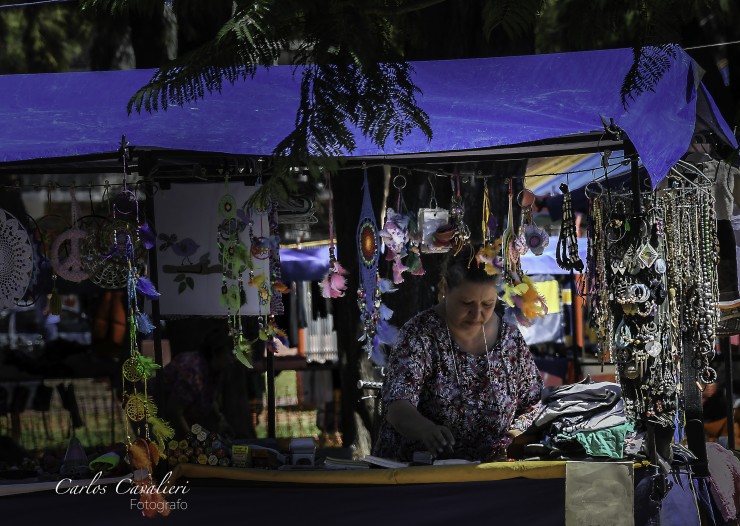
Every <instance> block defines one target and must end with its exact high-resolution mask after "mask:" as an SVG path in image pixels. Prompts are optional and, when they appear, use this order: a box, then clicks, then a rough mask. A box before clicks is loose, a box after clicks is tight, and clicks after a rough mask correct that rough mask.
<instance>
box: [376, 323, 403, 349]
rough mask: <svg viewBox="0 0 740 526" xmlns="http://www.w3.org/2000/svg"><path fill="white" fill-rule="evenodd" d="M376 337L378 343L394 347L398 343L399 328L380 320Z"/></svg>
mask: <svg viewBox="0 0 740 526" xmlns="http://www.w3.org/2000/svg"><path fill="white" fill-rule="evenodd" d="M376 335H377V338H378V343H380V344H383V345H391V346H393V345H395V344H396V342H397V341H398V336H399V330H398V327H396V326H394V325H391V324H390V323H388V322H387V321H385V320H380V321H379V322H378V327H377V333H376Z"/></svg>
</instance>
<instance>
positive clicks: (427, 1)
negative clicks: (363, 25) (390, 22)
mask: <svg viewBox="0 0 740 526" xmlns="http://www.w3.org/2000/svg"><path fill="white" fill-rule="evenodd" d="M446 1H447V0H421V1H419V2H416V3H415V4H409V5H404V6H403V7H399V8H397V9H388V8H382V9H381V8H375V9H365V13H367V14H368V15H379V16H395V15H405V14H408V13H412V12H414V11H421V10H422V9H426V8H428V7H432V6H435V5H437V4H441V3H443V2H446Z"/></svg>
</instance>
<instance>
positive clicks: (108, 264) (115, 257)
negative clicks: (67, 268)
mask: <svg viewBox="0 0 740 526" xmlns="http://www.w3.org/2000/svg"><path fill="white" fill-rule="evenodd" d="M129 238H130V239H131V240H132V244H133V246H134V259H135V261H136V262H137V265H140V264H141V262H142V260H143V257H144V254H145V250H144V246H143V244H142V243H141V240H140V238H139V228H138V225H137V224H136V223H132V222H130V221H128V220H125V219H119V218H116V217H114V218H113V219H112V220H110V221H107V222H105V223H104V224H102V225H101V226H100V228H99V229H98V230H97V231H95V232H92V233H88V235H87V237H86V238H85V239H84V240H83V241H82V250H81V252H82V267H83V269H84V271H85V272H87V274H88V275H89V277H90V281H92V282H93V283H95V284H96V285H97V286H99V287H102V288H104V289H120V288H123V287H125V286H126V281H127V279H128V263H127V259H126V240H127V239H129Z"/></svg>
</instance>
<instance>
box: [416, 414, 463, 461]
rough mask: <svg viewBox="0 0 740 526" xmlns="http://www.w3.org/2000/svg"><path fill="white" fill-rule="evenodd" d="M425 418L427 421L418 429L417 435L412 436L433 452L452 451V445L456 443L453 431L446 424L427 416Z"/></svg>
mask: <svg viewBox="0 0 740 526" xmlns="http://www.w3.org/2000/svg"><path fill="white" fill-rule="evenodd" d="M424 420H426V423H425V424H424V425H422V426H421V428H420V429H419V430H418V431H417V433H416V436H415V437H411V438H415V439H416V440H418V441H420V442H423V443H424V445H425V446H426V448H427V450H429V451H430V452H431V453H452V451H453V448H452V446H454V445H455V437H454V436H452V432H451V431H450V430H449V429H448V428H447V427H445V426H442V425H439V424H435V423H434V422H432V421H431V420H427V419H426V418H425V419H424Z"/></svg>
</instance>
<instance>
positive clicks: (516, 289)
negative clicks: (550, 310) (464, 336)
mask: <svg viewBox="0 0 740 526" xmlns="http://www.w3.org/2000/svg"><path fill="white" fill-rule="evenodd" d="M513 205H514V203H513V181H511V180H510V181H509V213H508V219H507V220H508V224H507V225H506V230H504V235H503V242H502V248H503V251H504V253H503V260H504V284H503V289H504V294H503V300H504V302H506V304H507V305H508V306H509V308H510V309H511V311H512V314H513V315H514V317H515V318H516V321H517V323H519V324H520V325H523V326H525V327H529V326H531V325H532V320H534V318H536V317H538V316H545V315H546V314H547V304H546V303H545V299H544V298H543V297H542V296H541V295H540V294H539V293H538V292H537V289H536V288H535V285H534V282H533V281H532V279H531V278H530V277H529V276H527V275H526V274H525V273H524V271H523V270H522V267H521V259H520V257H521V250H520V247H519V246H518V244H517V236H515V235H514V233H513V232H514V226H513V225H514V206H513ZM519 245H521V240H520V243H519Z"/></svg>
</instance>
